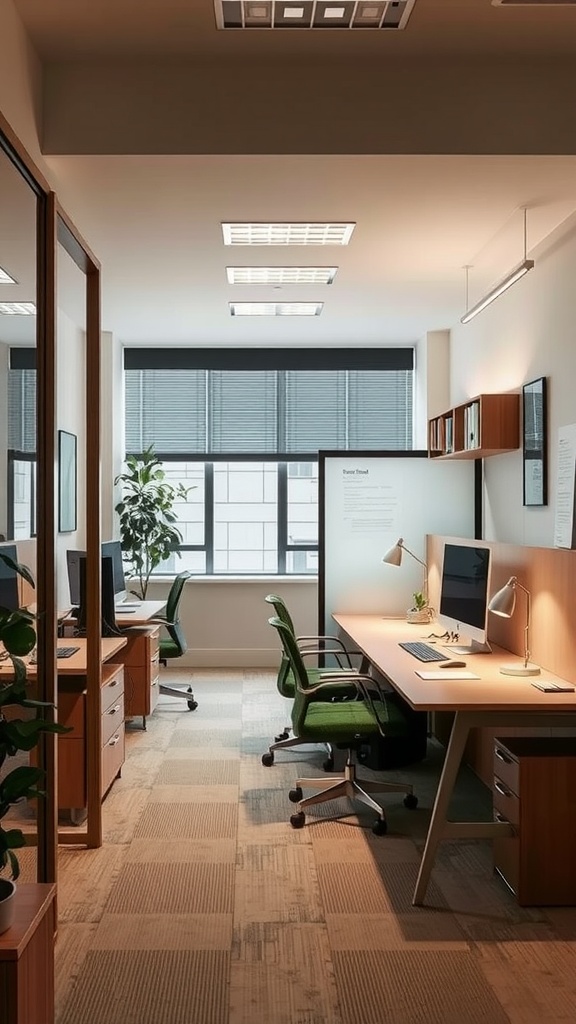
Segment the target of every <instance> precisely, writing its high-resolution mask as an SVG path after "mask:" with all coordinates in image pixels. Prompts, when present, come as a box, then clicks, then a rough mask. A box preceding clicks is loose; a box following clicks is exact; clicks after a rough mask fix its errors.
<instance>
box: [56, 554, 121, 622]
mask: <svg viewBox="0 0 576 1024" xmlns="http://www.w3.org/2000/svg"><path fill="white" fill-rule="evenodd" d="M101 552H102V557H103V558H110V559H111V560H112V581H113V587H114V593H115V594H123V593H125V592H126V581H125V579H124V565H123V562H122V547H121V545H120V541H119V540H107V541H104V543H103V544H102V545H101ZM85 557H86V552H85V551H74V550H68V551H67V552H66V567H67V569H68V586H69V587H70V603H71V604H72V605H73V606H74V607H75V608H76V607H78V605H79V604H80V560H81V559H82V558H85Z"/></svg>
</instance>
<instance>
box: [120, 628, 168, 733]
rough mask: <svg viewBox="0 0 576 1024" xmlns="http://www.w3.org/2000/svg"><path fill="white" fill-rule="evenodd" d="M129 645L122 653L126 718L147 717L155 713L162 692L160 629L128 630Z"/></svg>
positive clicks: (144, 718) (144, 722)
mask: <svg viewBox="0 0 576 1024" xmlns="http://www.w3.org/2000/svg"><path fill="white" fill-rule="evenodd" d="M126 636H127V643H126V646H125V647H124V648H123V649H122V651H120V652H119V657H120V658H121V659H122V661H123V663H124V679H125V684H124V691H125V693H124V696H125V713H126V718H133V717H136V716H140V715H141V716H142V721H143V725H144V728H146V717H147V716H148V715H150V714H152V712H153V711H154V708H155V707H156V704H157V702H158V696H159V693H160V662H159V657H160V650H159V647H160V626H134V627H133V628H132V629H129V630H126Z"/></svg>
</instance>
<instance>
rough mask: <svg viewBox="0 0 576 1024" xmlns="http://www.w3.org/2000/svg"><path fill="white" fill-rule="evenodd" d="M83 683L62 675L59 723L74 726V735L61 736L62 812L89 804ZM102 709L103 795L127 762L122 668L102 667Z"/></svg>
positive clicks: (59, 802) (79, 678) (59, 755)
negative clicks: (125, 760)
mask: <svg viewBox="0 0 576 1024" xmlns="http://www.w3.org/2000/svg"><path fill="white" fill-rule="evenodd" d="M81 683H82V684H84V683H85V680H84V679H83V677H78V679H76V677H66V676H61V677H60V678H59V680H58V721H59V722H61V723H62V724H63V725H68V726H71V727H72V732H69V733H66V734H65V735H62V736H59V737H58V807H59V808H60V809H62V810H64V809H66V810H71V811H78V810H81V809H82V808H84V807H86V803H87V791H88V782H87V756H86V737H87V727H86V690H85V689H83V688H81V685H80V684H81ZM100 708H101V730H102V756H101V795H102V796H104V794H105V793H106V791H107V790H108V789H109V788H110V785H111V784H112V782H113V781H114V779H115V778H116V776H117V775H118V773H119V772H120V769H121V767H122V764H123V761H124V666H123V665H116V664H111V663H109V662H105V663H104V664H103V665H102V682H101V688H100ZM73 819H74V820H75V816H73ZM79 820H80V817H79Z"/></svg>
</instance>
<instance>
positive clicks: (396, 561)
mask: <svg viewBox="0 0 576 1024" xmlns="http://www.w3.org/2000/svg"><path fill="white" fill-rule="evenodd" d="M404 551H405V552H406V554H407V555H411V556H412V558H415V559H416V561H417V562H420V565H423V566H424V583H423V585H422V593H423V595H424V597H425V599H426V602H427V601H428V566H427V565H426V562H423V561H422V559H421V558H418V555H415V554H414V552H413V551H410V548H407V547H406V545H405V543H404V540H403V538H402V537H399V538H398V540H397V541H396V543H395V544H394V545H393V546H392V547H391V548H390V549H389V550H388V551H387V552H386V554H385V555H384V557H383V558H382V561H383V562H387V564H388V565H402V554H403V552H404Z"/></svg>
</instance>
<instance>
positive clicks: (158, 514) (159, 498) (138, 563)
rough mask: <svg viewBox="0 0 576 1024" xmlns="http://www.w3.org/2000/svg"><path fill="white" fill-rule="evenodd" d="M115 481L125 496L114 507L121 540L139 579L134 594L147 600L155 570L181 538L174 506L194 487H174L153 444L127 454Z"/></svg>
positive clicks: (132, 574) (132, 572)
mask: <svg viewBox="0 0 576 1024" xmlns="http://www.w3.org/2000/svg"><path fill="white" fill-rule="evenodd" d="M114 483H115V484H119V483H121V484H122V499H121V501H119V502H118V504H117V505H116V506H115V510H116V512H117V513H118V515H119V517H120V540H121V544H122V550H123V552H124V554H125V555H126V560H127V562H128V567H129V568H128V574H129V577H130V578H135V579H136V580H137V585H138V590H137V591H133V593H134V594H135V595H136V597H139V598H140V600H141V601H145V600H146V592H147V590H148V583H149V580H150V576H151V574H152V572H153V571H154V569H156V568H157V566H159V565H160V563H161V562H163V561H164V560H165V559H166V558H168V557H169V555H171V554H172V552H173V551H174V550H175V549H176V545H177V544H178V543H179V542H180V541H181V540H182V534H181V533H180V530H179V529H178V528H177V526H176V525H175V524H176V513H175V511H174V506H175V504H176V502H177V501H179V500H185V499H186V497H187V496H188V493H189V491H190V490H191V488H187V487H184V485H183V484H178V485H177V486H174V485H173V484H171V483H169V482H168V481H167V480H166V479H165V473H164V470H163V469H162V464H161V462H160V459H159V458H158V456H157V455H156V454H155V452H154V450H153V445H151V446H150V447H149V448H147V449H146V450H145V451H144V452H142V454H141V455H128V456H127V458H126V470H125V472H124V473H120V474H119V475H118V476H117V477H116V479H115V481H114ZM177 553H178V555H179V554H180V552H177Z"/></svg>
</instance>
